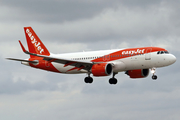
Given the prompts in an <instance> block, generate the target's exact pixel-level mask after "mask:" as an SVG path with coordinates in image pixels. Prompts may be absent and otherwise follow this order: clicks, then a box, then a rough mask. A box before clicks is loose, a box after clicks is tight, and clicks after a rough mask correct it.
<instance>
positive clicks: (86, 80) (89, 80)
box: [84, 73, 93, 83]
mask: <svg viewBox="0 0 180 120" xmlns="http://www.w3.org/2000/svg"><path fill="white" fill-rule="evenodd" d="M84 82H85V83H92V82H93V78H92V77H90V73H88V77H85V78H84Z"/></svg>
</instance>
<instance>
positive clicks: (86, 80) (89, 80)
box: [84, 73, 117, 85]
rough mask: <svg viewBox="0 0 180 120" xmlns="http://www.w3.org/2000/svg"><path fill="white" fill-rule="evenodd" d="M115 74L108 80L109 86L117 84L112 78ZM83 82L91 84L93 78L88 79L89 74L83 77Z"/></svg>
mask: <svg viewBox="0 0 180 120" xmlns="http://www.w3.org/2000/svg"><path fill="white" fill-rule="evenodd" d="M116 74H117V73H113V77H112V78H110V79H109V84H114V85H115V84H117V79H116V78H114V76H115V75H116ZM84 82H85V83H92V82H93V78H92V77H90V73H88V77H85V78H84Z"/></svg>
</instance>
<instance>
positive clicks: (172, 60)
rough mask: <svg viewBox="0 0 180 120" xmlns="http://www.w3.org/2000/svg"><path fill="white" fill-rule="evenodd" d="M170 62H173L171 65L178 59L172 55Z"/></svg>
mask: <svg viewBox="0 0 180 120" xmlns="http://www.w3.org/2000/svg"><path fill="white" fill-rule="evenodd" d="M170 62H171V64H173V63H175V62H176V57H175V56H174V55H172V54H171V58H170Z"/></svg>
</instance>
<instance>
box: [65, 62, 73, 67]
mask: <svg viewBox="0 0 180 120" xmlns="http://www.w3.org/2000/svg"><path fill="white" fill-rule="evenodd" d="M73 63H75V62H68V63H66V64H65V65H64V67H66V66H68V65H72V64H73Z"/></svg>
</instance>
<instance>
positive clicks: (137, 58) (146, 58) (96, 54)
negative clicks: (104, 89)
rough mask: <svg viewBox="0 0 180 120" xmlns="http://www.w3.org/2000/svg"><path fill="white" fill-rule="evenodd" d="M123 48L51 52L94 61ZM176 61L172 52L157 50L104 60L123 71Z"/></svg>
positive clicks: (54, 55) (74, 58) (60, 55)
mask: <svg viewBox="0 0 180 120" xmlns="http://www.w3.org/2000/svg"><path fill="white" fill-rule="evenodd" d="M120 50H123V49H114V50H101V51H91V52H77V53H67V54H51V55H50V56H52V57H60V58H66V59H71V60H78V61H89V62H92V61H93V60H94V59H97V58H100V57H103V56H104V55H108V54H111V53H114V52H116V51H120ZM111 57H118V58H117V59H116V60H110V59H111ZM175 61H176V58H175V56H174V55H172V54H157V52H150V53H146V54H143V53H142V54H136V55H133V54H126V58H123V57H122V56H120V55H119V56H118V55H116V56H109V57H108V58H107V57H104V58H103V61H101V62H107V63H111V64H113V71H114V72H121V71H127V70H134V69H149V68H158V67H164V66H168V65H171V64H173V63H174V62H175ZM52 64H53V66H54V67H55V68H56V69H57V70H59V71H60V72H61V73H67V74H73V73H87V72H88V71H86V70H83V69H81V70H76V69H75V70H72V71H68V70H70V69H72V68H73V67H74V66H71V65H69V66H67V67H64V64H59V63H55V62H52Z"/></svg>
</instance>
